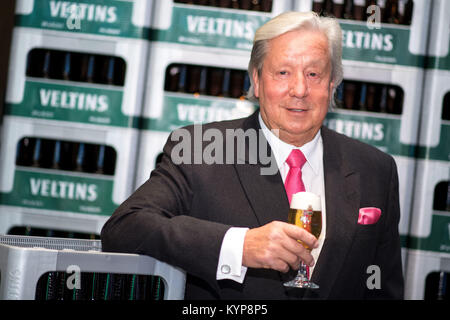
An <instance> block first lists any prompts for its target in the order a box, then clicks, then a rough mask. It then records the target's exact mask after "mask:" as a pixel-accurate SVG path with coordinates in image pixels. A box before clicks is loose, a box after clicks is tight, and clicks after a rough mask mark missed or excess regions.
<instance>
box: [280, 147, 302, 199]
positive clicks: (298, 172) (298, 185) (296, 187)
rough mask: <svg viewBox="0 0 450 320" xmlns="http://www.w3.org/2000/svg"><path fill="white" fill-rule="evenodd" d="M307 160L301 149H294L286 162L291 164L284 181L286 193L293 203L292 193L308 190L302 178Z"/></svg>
mask: <svg viewBox="0 0 450 320" xmlns="http://www.w3.org/2000/svg"><path fill="white" fill-rule="evenodd" d="M305 162H306V158H305V156H304V155H303V153H302V152H301V151H300V150H299V149H294V150H292V151H291V153H290V154H289V157H288V158H287V160H286V163H287V164H288V166H289V172H288V174H287V176H286V180H285V182H284V187H285V188H286V193H287V196H288V199H289V203H291V199H292V195H293V194H294V193H297V192H302V191H306V190H305V185H304V184H303V180H302V167H303V165H304V164H305Z"/></svg>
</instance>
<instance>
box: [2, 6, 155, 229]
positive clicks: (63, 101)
mask: <svg viewBox="0 0 450 320" xmlns="http://www.w3.org/2000/svg"><path fill="white" fill-rule="evenodd" d="M152 4H153V3H152V1H148V0H121V1H119V0H96V1H90V2H80V3H78V2H67V1H50V0H40V1H33V0H18V1H17V4H16V26H15V28H14V31H13V39H12V46H11V55H10V64H9V79H8V88H7V92H6V105H5V109H6V110H5V116H4V119H3V128H2V130H3V131H2V134H1V137H2V144H1V149H0V172H1V175H0V234H6V233H9V232H10V230H12V229H14V230H15V231H14V233H22V234H33V230H40V233H41V235H44V236H45V235H47V236H48V235H53V234H54V232H59V233H58V234H59V235H61V231H64V232H65V231H67V233H66V235H68V236H73V233H74V232H77V233H84V234H86V235H88V236H90V237H94V238H97V237H98V235H99V233H100V230H101V228H102V226H103V224H104V222H105V221H106V219H107V218H108V216H109V215H111V214H112V212H113V211H114V209H115V208H116V207H117V206H118V205H119V204H120V203H121V202H122V201H124V200H125V199H126V198H127V197H128V196H129V195H130V194H131V193H132V191H133V190H134V176H135V164H136V150H137V146H138V137H139V130H138V123H139V121H138V119H139V116H140V113H141V109H142V100H143V90H144V81H145V72H143V70H144V71H145V69H146V65H147V59H148V50H149V42H148V40H147V38H148V36H149V33H150V18H151V9H152ZM19 229H20V230H21V231H17V230H19ZM30 230H31V231H30Z"/></svg>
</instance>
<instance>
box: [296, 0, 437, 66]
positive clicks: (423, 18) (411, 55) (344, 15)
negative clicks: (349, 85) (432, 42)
mask: <svg viewBox="0 0 450 320" xmlns="http://www.w3.org/2000/svg"><path fill="white" fill-rule="evenodd" d="M329 3H333V5H332V7H327V4H329ZM431 3H432V1H429V0H413V1H404V0H400V1H399V2H398V4H399V6H398V7H395V8H386V5H388V4H389V2H387V1H377V4H378V6H377V7H373V9H372V8H368V7H367V5H366V1H364V0H354V1H343V0H340V1H339V0H333V1H321V0H314V1H313V0H295V5H294V8H295V10H298V11H305V10H314V11H317V12H322V13H326V14H327V15H332V16H336V17H338V18H339V23H340V25H341V28H342V32H343V34H342V35H343V42H342V45H343V57H342V58H343V59H344V60H348V61H351V63H353V64H355V65H360V66H364V65H374V64H382V65H388V66H390V67H391V68H392V67H394V68H396V69H397V68H400V69H403V68H410V67H415V68H423V67H424V66H425V57H426V50H427V38H428V28H429V21H430V11H431ZM381 4H383V5H384V6H385V7H384V8H383V7H381ZM411 4H412V6H411ZM337 8H339V9H337ZM357 9H359V10H357ZM392 10H396V11H395V12H396V13H395V14H393V13H392V14H391V11H392ZM357 13H358V14H357ZM406 17H407V18H406ZM403 18H405V21H403ZM406 20H407V21H406ZM375 22H378V23H375Z"/></svg>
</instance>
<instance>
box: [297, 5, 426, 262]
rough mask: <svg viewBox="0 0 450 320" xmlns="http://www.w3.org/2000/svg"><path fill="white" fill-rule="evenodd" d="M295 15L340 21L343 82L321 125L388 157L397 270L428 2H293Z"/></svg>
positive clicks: (407, 200) (410, 189)
mask: <svg viewBox="0 0 450 320" xmlns="http://www.w3.org/2000/svg"><path fill="white" fill-rule="evenodd" d="M371 3H372V4H376V5H377V6H376V7H374V9H373V10H374V11H370V9H368V5H370V4H371ZM393 4H397V5H398V6H397V7H393ZM296 9H297V10H314V11H316V12H318V13H322V14H330V15H333V16H336V17H338V18H340V19H339V23H340V25H341V28H342V32H343V42H342V44H343V57H342V59H343V66H344V80H343V84H342V85H341V86H340V87H339V88H338V89H337V92H336V102H337V108H335V109H334V110H332V111H331V112H329V114H328V115H327V118H326V120H325V124H326V125H327V126H328V127H330V128H332V129H334V130H336V131H338V132H340V133H343V134H345V135H348V136H350V137H352V138H355V139H358V140H361V141H363V142H366V143H368V144H370V145H373V146H375V147H377V148H379V149H381V150H382V151H384V152H387V153H389V154H390V155H392V156H393V157H394V159H395V161H396V163H397V168H398V174H399V184H400V210H401V219H400V227H399V229H400V235H401V237H402V247H403V248H402V259H403V262H404V265H405V262H406V255H407V249H406V245H405V243H406V241H405V239H406V237H407V234H408V230H409V224H410V212H411V202H412V195H413V186H414V170H415V166H416V160H415V146H416V144H417V139H418V134H419V129H418V128H419V121H420V110H421V99H422V86H423V77H424V63H425V54H426V44H427V35H428V19H429V14H430V10H431V2H430V1H426V0H414V1H412V0H411V1H407V0H398V1H367V2H366V1H365V0H362V1H360V0H353V1H343V0H342V1H339V0H337V1H336V0H333V1H330V0H314V1H313V0H299V1H298V2H297V7H296ZM375 10H379V11H375ZM367 11H369V13H367ZM375 14H377V15H378V14H379V15H378V16H375ZM378 17H379V18H378ZM375 22H378V24H375ZM404 271H405V270H404Z"/></svg>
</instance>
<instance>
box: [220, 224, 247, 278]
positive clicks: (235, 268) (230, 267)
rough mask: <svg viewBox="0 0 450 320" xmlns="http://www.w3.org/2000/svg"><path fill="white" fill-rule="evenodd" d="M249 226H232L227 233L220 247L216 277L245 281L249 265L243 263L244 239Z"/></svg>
mask: <svg viewBox="0 0 450 320" xmlns="http://www.w3.org/2000/svg"><path fill="white" fill-rule="evenodd" d="M248 230H249V229H248V228H230V229H228V231H227V232H226V233H225V236H224V237H223V241H222V247H221V249H220V255H219V263H218V265H217V273H216V279H217V280H223V279H229V280H234V281H236V282H239V283H242V282H244V278H245V274H246V273H247V267H244V266H243V265H242V254H243V252H244V239H245V234H246V233H247V231H248Z"/></svg>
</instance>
